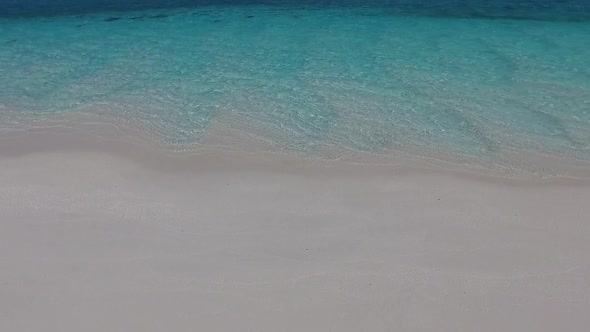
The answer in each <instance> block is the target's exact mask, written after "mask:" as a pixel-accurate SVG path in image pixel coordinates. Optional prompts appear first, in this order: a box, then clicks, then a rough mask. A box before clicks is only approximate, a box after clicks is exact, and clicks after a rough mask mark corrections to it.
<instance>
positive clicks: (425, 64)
mask: <svg viewBox="0 0 590 332" xmlns="http://www.w3.org/2000/svg"><path fill="white" fill-rule="evenodd" d="M88 110H100V112H103V113H107V114H109V115H110V116H112V117H113V119H119V120H120V121H123V120H126V121H133V122H134V123H137V124H140V125H141V126H142V127H144V128H145V129H146V130H149V131H150V132H152V133H153V134H154V135H156V136H157V137H159V138H161V139H162V140H163V141H164V142H166V143H168V144H170V145H171V146H177V147H190V146H194V145H198V144H200V143H201V142H202V140H203V137H205V136H207V135H208V133H209V131H211V130H212V129H211V128H215V127H216V124H218V123H222V122H223V123H231V124H233V126H234V127H235V128H239V129H240V130H243V131H246V132H248V134H249V135H251V136H253V137H259V138H261V139H264V140H265V141H266V142H270V144H271V145H272V146H273V147H274V148H276V149H277V150H282V151H284V150H287V151H297V152H300V153H306V154H321V153H322V151H327V150H330V149H344V150H347V151H358V152H370V153H386V152H387V151H392V150H404V151H409V152H412V151H416V153H427V154H428V153H430V154H445V155H451V156H456V157H457V158H461V157H465V156H469V157H471V158H475V159H477V158H488V159H489V158H494V157H495V156H501V155H502V154H503V153H505V152H507V151H509V152H511V153H516V154H520V153H541V154H548V155H556V156H562V157H570V158H575V159H583V160H588V159H590V2H588V1H585V0H579V1H578V0H564V1H551V0H549V1H543V0H529V1H516V0H515V1H505V0H498V1H494V0H491V1H488V2H483V1H435V0H419V1H411V0H405V1H401V0H398V1H386V0H384V1H372V2H366V1H365V2H363V1H358V2H354V1H337V0H334V1H311V0H308V1H295V0H292V1H281V2H279V1H271V0H267V1H264V0H262V1H254V0H252V1H213V0H211V1H189V0H182V1H164V0H160V1H158V0H151V1H136V0H129V1H111V0H93V1H74V0H61V1H58V0H55V1H51V0H45V1H42V0H19V1H16V0H0V128H9V127H11V126H16V125H22V124H23V123H27V121H35V120H36V119H40V118H48V117H51V116H58V115H63V114H69V113H72V114H74V113H76V112H88Z"/></svg>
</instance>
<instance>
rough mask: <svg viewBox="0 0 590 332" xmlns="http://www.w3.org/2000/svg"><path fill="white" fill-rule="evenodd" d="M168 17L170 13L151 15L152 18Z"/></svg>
mask: <svg viewBox="0 0 590 332" xmlns="http://www.w3.org/2000/svg"><path fill="white" fill-rule="evenodd" d="M166 17H168V15H166V14H158V15H154V16H150V18H166Z"/></svg>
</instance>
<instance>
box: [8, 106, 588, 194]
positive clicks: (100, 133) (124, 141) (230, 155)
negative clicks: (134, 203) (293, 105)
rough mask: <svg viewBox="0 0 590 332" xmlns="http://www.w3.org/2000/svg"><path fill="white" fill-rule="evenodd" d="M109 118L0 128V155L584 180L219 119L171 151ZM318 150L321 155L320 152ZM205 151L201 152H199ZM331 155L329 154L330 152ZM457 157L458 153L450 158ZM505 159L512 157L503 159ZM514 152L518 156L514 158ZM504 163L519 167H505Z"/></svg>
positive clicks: (531, 165) (547, 161)
mask: <svg viewBox="0 0 590 332" xmlns="http://www.w3.org/2000/svg"><path fill="white" fill-rule="evenodd" d="M115 121H116V120H115V119H111V118H108V117H107V118H104V117H100V116H96V115H90V114H78V115H76V116H74V117H70V116H68V117H66V119H61V118H59V117H58V118H53V119H52V120H49V121H48V120H44V121H41V122H36V123H35V122H34V126H31V127H23V128H13V129H8V128H3V129H2V130H0V158H6V157H15V156H19V155H26V154H34V153H51V152H66V151H70V152H74V151H79V152H96V153H104V154H109V155H115V156H117V157H121V158H124V159H129V160H130V161H134V162H137V163H139V164H141V165H143V166H145V167H149V168H155V169H160V170H163V171H165V170H167V169H168V170H170V171H180V170H182V171H185V172H189V173H190V172H191V171H194V168H195V167H203V166H206V165H209V166H210V168H212V169H217V168H219V167H221V168H228V169H232V170H234V171H240V170H244V169H249V168H260V169H265V170H266V171H272V170H284V171H293V170H296V169H313V168H317V169H322V168H326V169H331V170H341V171H342V170H344V171H346V170H349V171H354V170H356V171H362V169H363V168H365V169H366V170H368V171H383V172H395V173H400V174H413V175H420V174H426V175H432V174H442V175H445V174H446V175H453V176H458V177H466V178H472V179H479V180H482V181H500V182H506V183H509V182H513V183H539V184H543V183H564V184H572V183H574V184H575V183H583V184H590V161H586V160H580V159H574V158H566V157H557V156H548V155H541V154H530V153H529V154H523V153H522V152H514V153H513V155H514V156H511V157H508V154H505V155H504V157H503V158H504V160H497V161H494V162H492V164H488V165H485V164H484V162H483V161H481V160H480V161H478V162H473V160H471V159H469V158H466V157H461V156H452V155H450V156H440V157H439V156H436V157H435V156H433V155H428V154H415V153H411V152H409V151H381V152H377V153H368V152H362V151H357V152H353V151H344V152H343V151H337V152H335V151H324V152H321V153H320V154H319V155H318V154H306V153H302V152H297V151H288V150H283V151H281V150H277V148H276V147H274V146H273V145H272V143H268V142H264V141H261V140H260V139H258V138H257V137H254V138H253V136H251V135H248V134H246V133H245V131H241V130H239V129H236V128H232V127H231V126H229V125H228V124H226V123H219V124H217V125H216V127H218V128H214V129H212V130H209V133H208V134H207V135H205V136H204V137H203V138H202V141H203V143H199V144H196V145H192V147H185V148H184V149H178V148H179V147H177V146H171V145H166V144H163V143H162V142H161V141H159V138H158V137H157V136H150V135H148V133H149V130H147V129H145V128H140V127H139V126H137V125H136V124H130V123H126V124H123V123H120V122H118V123H116V124H115ZM322 153H323V154H325V155H326V156H322ZM204 155H207V157H206V158H205V157H204ZM335 156H336V157H335ZM457 158H460V159H457ZM506 158H515V159H514V160H510V161H508V160H507V159H506ZM516 158H518V159H516ZM510 164H513V165H516V164H518V166H514V168H513V167H511V166H510ZM206 168H207V167H206Z"/></svg>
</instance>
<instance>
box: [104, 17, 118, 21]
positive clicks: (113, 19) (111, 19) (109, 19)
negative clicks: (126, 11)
mask: <svg viewBox="0 0 590 332" xmlns="http://www.w3.org/2000/svg"><path fill="white" fill-rule="evenodd" d="M120 19H121V18H120V17H108V18H105V19H104V21H105V22H113V21H118V20H120Z"/></svg>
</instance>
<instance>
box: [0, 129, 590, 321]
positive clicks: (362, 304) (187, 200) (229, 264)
mask: <svg viewBox="0 0 590 332" xmlns="http://www.w3.org/2000/svg"><path fill="white" fill-rule="evenodd" d="M588 313H590V184H589V183H588V182H587V181H584V180H575V179H569V180H568V179H553V180H517V179H501V178H493V177H485V176H477V175H468V174H463V173H462V172H450V171H425V170H423V171H418V170H415V169H408V168H403V167H396V166H350V165H349V166H346V165H338V164H332V163H324V162H317V161H316V162H314V161H305V160H301V159H289V158H282V157H281V158H279V157H276V158H274V157H272V156H263V155H260V156H255V155H249V154H248V155H247V154H238V153H234V154H224V153H216V152H210V153H201V154H199V155H196V156H190V157H188V156H170V155H169V154H166V153H164V152H162V151H159V150H156V149H153V150H149V149H147V148H146V147H145V146H144V145H142V144H139V143H129V142H122V141H115V140H112V141H108V142H107V141H105V140H98V139H95V138H93V137H92V136H89V135H78V134H71V135H70V134H68V135H56V134H41V133H38V134H31V133H24V134H22V135H20V134H19V135H13V136H12V138H8V137H3V138H2V139H0V331H7V332H8V331H10V332H18V331H60V332H62V331H101V332H104V331H142V332H143V331H586V330H588V329H589V328H590V315H589V314H588Z"/></svg>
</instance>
